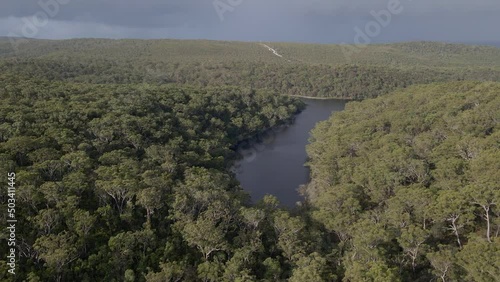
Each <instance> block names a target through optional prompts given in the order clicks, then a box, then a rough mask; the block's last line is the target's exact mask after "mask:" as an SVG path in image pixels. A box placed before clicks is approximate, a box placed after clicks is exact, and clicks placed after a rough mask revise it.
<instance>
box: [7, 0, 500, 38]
mask: <svg viewBox="0 0 500 282" xmlns="http://www.w3.org/2000/svg"><path fill="white" fill-rule="evenodd" d="M51 1H52V2H53V3H55V2H54V1H60V2H61V3H63V2H69V3H67V4H61V5H59V11H58V12H57V13H53V14H52V15H49V21H48V23H47V24H43V25H42V26H40V27H36V29H35V30H34V31H33V30H30V29H29V28H28V27H27V25H29V24H27V23H26V20H28V21H31V22H33V16H34V15H36V14H37V13H38V15H39V16H40V15H41V14H40V12H43V13H45V12H44V10H43V9H42V8H41V6H40V5H38V2H39V1H38V0H1V3H0V35H2V36H8V35H19V36H29V37H36V38H51V39H62V38H75V37H106V38H194V39H221V40H245V41H259V40H262V41H299V42H322V43H340V42H353V40H354V36H355V31H354V29H355V27H359V28H361V29H363V28H364V27H365V26H366V24H367V23H368V22H370V21H372V20H373V17H372V15H371V14H370V12H371V11H376V12H378V11H380V10H383V9H387V4H388V3H389V1H395V0H309V1H307V0H40V2H42V3H48V2H51ZM214 1H219V2H217V3H219V4H220V5H219V7H220V9H222V10H224V7H223V6H222V5H223V4H225V3H226V4H228V5H231V3H233V4H234V3H236V4H237V5H233V6H234V7H231V10H230V11H226V12H223V13H221V12H220V11H222V10H220V11H219V13H218V12H217V11H216V8H215V7H214ZM400 1H401V6H402V7H403V12H402V13H400V14H398V15H393V17H392V20H391V23H390V24H389V25H388V26H387V27H384V28H382V29H381V32H380V33H379V34H378V35H377V36H375V37H373V38H372V40H373V42H392V41H408V40H439V41H455V42H456V41H459V42H482V41H500V32H499V31H498V27H500V1H499V0H475V1H470V0H413V1H411V0H400ZM239 2H241V3H239ZM221 3H222V4H221ZM51 7H52V6H51ZM221 15H222V19H223V20H221V17H220V16H221ZM26 31H29V32H26Z"/></svg>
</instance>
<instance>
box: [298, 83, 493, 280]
mask: <svg viewBox="0 0 500 282" xmlns="http://www.w3.org/2000/svg"><path fill="white" fill-rule="evenodd" d="M499 93H500V85H499V84H496V83H478V82H461V83H448V84H431V85H425V86H415V87H411V88H409V89H407V90H404V91H399V92H396V93H393V94H390V95H387V96H384V97H380V98H377V99H373V100H367V101H363V102H351V103H349V104H348V105H347V109H346V110H345V111H344V112H341V113H337V114H335V115H334V116H333V117H332V118H331V119H330V120H328V121H325V122H322V123H320V124H319V125H318V126H317V127H316V128H315V129H314V130H313V134H312V138H311V141H312V144H311V145H309V146H308V153H309V156H310V158H311V159H310V162H309V165H310V167H311V170H312V172H311V174H312V181H311V183H310V184H309V185H308V187H307V189H306V196H307V198H308V201H309V203H310V205H311V209H310V213H311V215H312V217H313V218H314V219H316V220H317V221H319V222H320V223H321V224H323V226H324V227H325V228H326V230H327V231H328V232H329V233H330V234H331V235H334V236H335V237H336V240H337V241H338V242H339V245H340V246H344V247H343V249H341V251H342V252H344V256H343V261H342V264H343V266H344V268H345V279H346V280H349V281H365V280H369V281H396V280H403V281H416V280H418V281H424V280H426V281H428V280H431V279H435V278H437V279H440V280H442V281H462V279H466V280H467V281H469V280H470V281H494V280H495V279H496V278H494V277H498V271H497V270H498V269H497V268H495V264H496V262H497V261H499V260H498V251H495V248H496V246H497V245H498V235H499V233H498V230H499V227H500V226H499V225H498V217H499V208H498V203H499V202H500V199H499V194H498V191H500V186H499V181H498V180H499V179H500V175H499V171H500V170H499V168H500V156H499V155H498V153H499V152H500V150H499V149H500V147H499V142H498V140H500V139H499V130H498V129H499V124H498V121H499V120H500V96H499V95H498V94H499ZM455 258H457V259H455ZM433 277H434V278H433ZM464 277H468V278H464ZM422 279H423V280H422Z"/></svg>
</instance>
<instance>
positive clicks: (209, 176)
mask: <svg viewBox="0 0 500 282" xmlns="http://www.w3.org/2000/svg"><path fill="white" fill-rule="evenodd" d="M8 44H10V42H9V40H8V39H0V175H2V177H4V178H3V180H2V181H3V182H4V183H7V180H8V178H7V175H9V173H12V172H15V187H16V194H15V197H16V217H17V218H18V222H17V226H16V228H17V248H18V253H19V256H20V258H19V261H18V268H17V274H16V276H12V275H9V274H8V272H7V268H8V266H7V264H6V261H5V259H6V258H5V257H3V256H2V257H1V258H0V280H1V281H30V282H35V281H110V282H113V281H127V282H132V281H139V282H143V281H148V282H149V281H150V282H155V281H158V282H159V281H162V282H163V281H239V282H243V281H292V282H299V281H300V282H302V281H464V282H468V281H485V282H489V281H495V279H497V278H498V277H500V239H499V238H498V236H499V235H500V218H499V215H500V210H499V209H498V206H497V205H498V203H499V201H500V187H499V179H500V174H499V173H500V150H499V149H500V148H499V147H500V135H499V134H500V133H499V130H498V129H499V125H498V123H499V120H500V95H499V93H500V83H499V82H495V81H500V49H498V48H493V47H480V46H466V45H455V44H441V43H426V42H421V43H404V44H388V45H374V46H371V47H367V49H365V50H364V51H363V52H360V53H357V54H356V55H354V56H353V58H352V60H353V61H352V62H347V61H345V58H344V59H342V58H343V57H342V55H341V54H342V53H341V52H342V47H341V46H335V45H308V44H292V43H275V44H274V45H273V46H275V47H276V48H279V51H280V52H281V53H283V54H284V56H291V61H290V62H288V61H283V60H280V58H278V57H276V56H274V55H273V54H272V53H270V52H268V51H267V49H265V48H262V46H259V44H257V43H241V42H219V41H213V42H212V41H178V40H100V39H85V40H64V41H50V40H27V42H24V41H23V42H21V43H19V46H18V49H17V50H16V52H15V53H12V50H11V49H10V48H9V47H8ZM311 50H313V52H311ZM292 55H293V56H292ZM424 84H425V85H424ZM289 95H301V96H304V95H305V96H317V97H334V98H342V99H349V100H359V101H351V102H349V103H348V104H347V108H346V110H345V111H343V112H340V113H336V114H335V115H333V116H332V117H331V118H330V119H329V120H327V121H325V122H322V123H320V124H318V125H317V127H316V128H315V129H314V130H313V132H312V133H311V134H312V135H311V140H310V141H311V144H310V145H309V146H308V148H307V151H308V155H309V157H310V159H309V161H308V163H307V165H308V166H309V167H310V169H311V182H310V183H309V184H308V185H307V187H305V189H303V194H304V197H305V201H304V202H303V203H302V205H299V206H297V207H295V208H291V209H289V208H288V209H287V208H283V207H282V205H280V203H279V201H278V199H277V198H276V197H274V196H266V197H265V198H264V199H263V200H261V201H260V202H257V203H252V201H251V199H250V197H249V195H248V194H247V193H246V192H245V191H244V190H243V189H242V188H241V186H240V184H239V183H238V181H237V180H236V178H235V176H234V174H233V173H232V172H231V170H230V167H231V166H232V164H233V162H234V161H235V160H237V159H238V155H237V154H236V152H235V148H236V146H237V145H238V144H239V143H240V142H242V141H245V140H248V139H250V138H253V137H255V136H257V135H259V134H261V133H262V132H265V131H266V130H268V129H271V128H273V127H276V126H282V125H286V124H288V123H290V122H292V121H293V118H294V116H295V115H296V114H298V113H300V111H302V110H303V109H304V107H305V105H304V103H303V102H301V100H299V99H296V98H294V97H290V96H289ZM368 98H370V99H368ZM4 191H7V189H3V192H2V193H1V194H0V209H1V210H2V211H4V210H7V201H8V198H9V197H10V196H9V195H8V194H7V193H5V192H4ZM7 216H8V215H7V214H6V213H4V212H2V213H0V217H2V226H1V227H2V229H3V230H5V228H4V225H3V224H4V222H6V221H7ZM7 237H8V234H7V233H6V232H3V233H1V234H0V242H1V244H0V253H2V254H4V253H5V254H7V253H8V245H7V243H6V241H7Z"/></svg>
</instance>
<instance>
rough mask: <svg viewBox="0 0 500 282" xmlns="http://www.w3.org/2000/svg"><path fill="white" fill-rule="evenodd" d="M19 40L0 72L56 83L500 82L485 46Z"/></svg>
mask: <svg viewBox="0 0 500 282" xmlns="http://www.w3.org/2000/svg"><path fill="white" fill-rule="evenodd" d="M15 44H17V45H16V46H17V49H16V51H15V52H14V51H12V48H11V46H10V45H11V42H9V40H1V39H0V71H6V72H11V73H16V74H17V75H19V76H22V77H28V78H30V77H38V78H41V79H46V80H51V81H54V80H55V81H61V80H62V81H68V82H84V83H96V84H107V83H114V84H129V83H132V84H137V83H146V84H156V85H158V84H159V85H164V84H172V85H178V86H185V85H187V86H196V87H221V86H227V85H230V86H238V87H244V88H251V89H255V90H265V91H272V92H275V93H278V94H286V95H297V96H311V97H329V98H340V99H354V100H361V99H366V98H373V97H377V96H380V95H383V94H387V93H390V92H391V91H393V90H396V89H400V88H405V87H408V86H410V85H413V84H425V83H432V82H447V81H462V80H479V81H500V48H495V47H487V46H468V45H460V44H444V43H431V42H414V43H399V44H381V45H370V46H368V47H365V48H359V47H353V46H350V47H348V46H341V45H328V44H298V43H268V44H269V45H271V46H273V47H275V48H276V49H277V50H279V52H281V54H282V55H283V58H279V57H277V56H275V55H273V53H272V52H269V51H268V50H267V49H266V48H264V47H263V46H261V45H259V44H258V43H253V42H223V41H207V40H195V41H189V40H111V39H75V40H63V41H53V40H26V41H21V40H20V42H15ZM353 48H354V51H353ZM356 48H357V49H356ZM2 58H3V59H2Z"/></svg>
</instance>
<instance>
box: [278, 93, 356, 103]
mask: <svg viewBox="0 0 500 282" xmlns="http://www.w3.org/2000/svg"><path fill="white" fill-rule="evenodd" d="M284 95H286V96H290V97H295V98H303V99H311V100H337V101H349V102H351V101H357V100H356V99H353V98H337V97H311V96H304V95H288V94H284Z"/></svg>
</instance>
